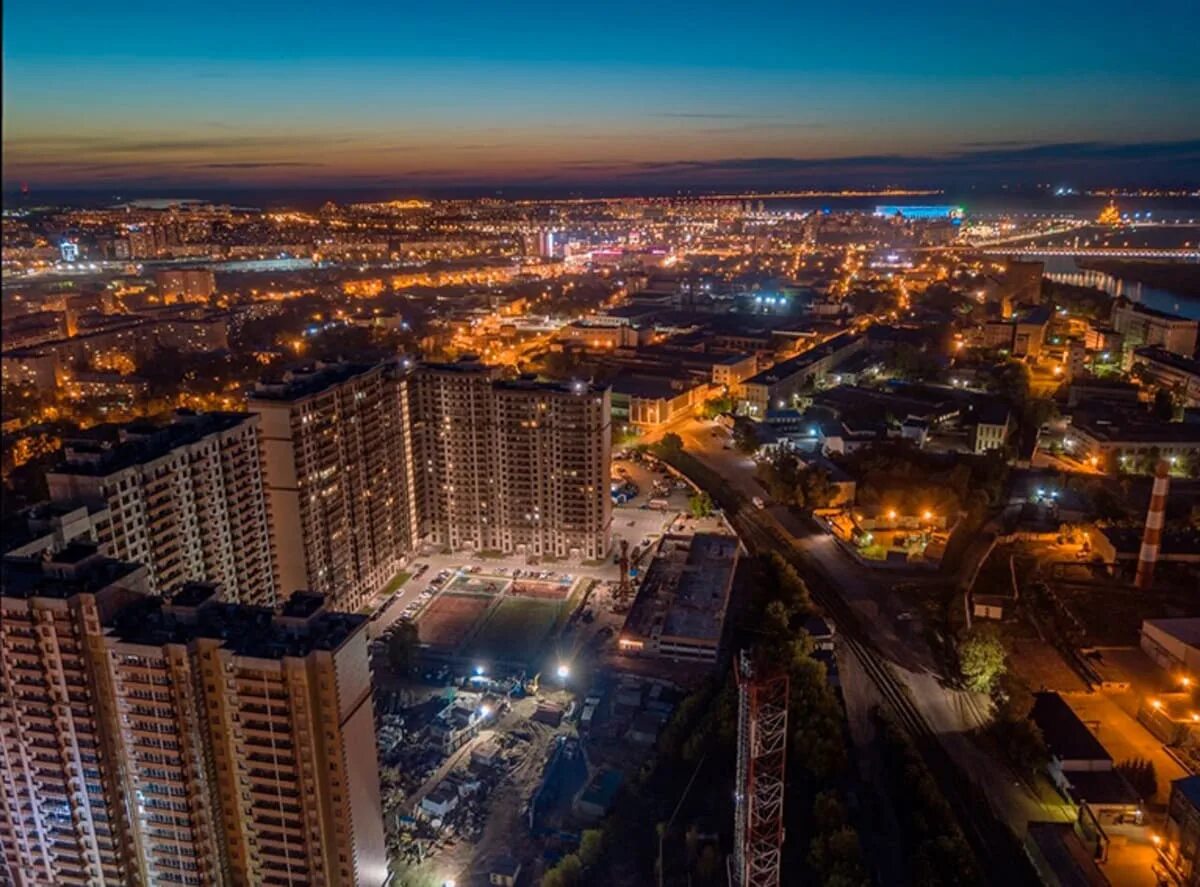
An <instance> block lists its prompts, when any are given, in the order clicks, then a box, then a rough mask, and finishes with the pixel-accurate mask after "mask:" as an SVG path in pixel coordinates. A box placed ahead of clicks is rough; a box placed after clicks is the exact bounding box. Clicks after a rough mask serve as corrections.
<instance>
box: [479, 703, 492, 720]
mask: <svg viewBox="0 0 1200 887" xmlns="http://www.w3.org/2000/svg"><path fill="white" fill-rule="evenodd" d="M479 716H480V717H481V718H490V717H491V716H492V707H491V706H490V705H481V706H479Z"/></svg>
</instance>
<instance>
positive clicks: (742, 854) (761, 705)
mask: <svg viewBox="0 0 1200 887" xmlns="http://www.w3.org/2000/svg"><path fill="white" fill-rule="evenodd" d="M737 682H738V760H737V795H736V797H735V799H734V802H735V803H734V816H735V817H736V821H735V823H734V848H733V854H734V858H733V869H734V870H733V878H734V883H736V884H738V885H739V887H778V885H779V884H780V883H781V881H780V862H781V858H782V854H783V800H784V789H785V783H784V765H785V764H786V762H787V710H788V676H787V673H786V672H782V671H779V670H777V669H775V668H771V667H769V666H768V667H764V666H761V665H759V664H756V663H755V662H753V661H752V660H751V657H750V655H749V653H748V652H747V651H745V650H743V651H742V652H741V653H740V655H739V656H738V662H737Z"/></svg>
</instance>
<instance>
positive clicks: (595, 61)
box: [3, 0, 1200, 190]
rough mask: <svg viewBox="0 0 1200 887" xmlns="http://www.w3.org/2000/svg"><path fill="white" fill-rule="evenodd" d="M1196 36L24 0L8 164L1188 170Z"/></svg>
mask: <svg viewBox="0 0 1200 887" xmlns="http://www.w3.org/2000/svg"><path fill="white" fill-rule="evenodd" d="M993 10H995V11H993ZM1197 34H1200V3H1195V2H1179V0H1172V2H1162V0H1147V2H1141V3H1129V2H1114V0H1094V2H1087V3H1084V2H1066V3H1063V2H1054V0H1041V2H1025V0H1018V2H1010V3H1005V4H970V3H962V2H961V0H956V2H953V3H943V2H936V0H935V2H929V3H924V4H917V5H912V4H897V3H895V2H888V3H876V2H864V3H855V4H841V3H829V2H824V3H821V4H811V3H805V2H795V0H793V2H759V3H740V4H735V3H730V2H719V0H695V2H689V3H629V2H619V3H605V4H587V3H561V2H559V3H545V2H541V0H526V2H520V3H483V2H472V3H422V4H420V5H412V4H408V3H404V2H394V3H375V2H371V3H352V2H348V3H342V4H307V3H270V4H264V3H254V2H242V3H233V2H215V3H204V2H201V3H193V4H181V3H171V2H155V3H147V2H140V0H139V2H122V3H114V4H101V3H80V2H58V3H46V2H41V0H38V2H34V0H7V2H6V3H5V4H4V67H5V71H4V73H5V77H4V87H3V89H4V185H5V187H6V188H11V187H13V186H15V185H16V184H18V183H20V182H29V183H30V184H31V185H33V186H35V187H41V188H51V187H82V188H96V189H108V190H111V189H113V188H116V187H126V188H134V187H158V186H177V185H178V186H188V185H193V186H214V187H222V186H236V185H239V184H246V185H250V184H253V185H255V186H267V185H272V186H305V185H313V186H330V185H345V186H360V187H374V186H393V185H395V186H411V187H414V188H421V187H427V188H437V187H440V186H448V185H453V186H474V185H478V186H480V187H500V186H520V185H541V186H547V185H551V186H553V185H562V186H564V187H569V186H574V185H597V184H599V185H612V186H613V187H617V188H627V189H634V188H639V187H675V186H677V187H696V188H708V187H726V186H732V187H742V186H744V187H803V186H806V185H814V186H826V185H835V184H837V185H840V184H887V183H905V184H940V183H967V182H976V181H978V182H981V183H992V184H995V183H998V182H1000V181H1011V182H1023V183H1029V182H1037V181H1048V182H1057V181H1069V182H1074V183H1078V184H1085V185H1086V184H1101V183H1116V184H1135V183H1152V184H1153V183H1157V184H1162V183H1183V184H1187V183H1196V182H1197V181H1198V180H1200V50H1198V47H1197V39H1198V38H1197Z"/></svg>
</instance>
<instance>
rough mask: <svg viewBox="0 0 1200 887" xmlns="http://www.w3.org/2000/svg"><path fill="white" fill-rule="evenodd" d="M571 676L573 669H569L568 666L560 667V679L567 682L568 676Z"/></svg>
mask: <svg viewBox="0 0 1200 887" xmlns="http://www.w3.org/2000/svg"><path fill="white" fill-rule="evenodd" d="M570 674H571V669H569V668H567V666H566V665H560V666H559V667H558V676H559V677H560V678H561V679H562V680H564V681H565V680H566V679H567V676H568V675H570Z"/></svg>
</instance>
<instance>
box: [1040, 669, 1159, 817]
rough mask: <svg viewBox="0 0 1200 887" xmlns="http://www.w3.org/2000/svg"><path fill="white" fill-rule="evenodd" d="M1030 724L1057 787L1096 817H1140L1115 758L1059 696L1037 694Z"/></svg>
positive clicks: (1131, 793)
mask: <svg viewBox="0 0 1200 887" xmlns="http://www.w3.org/2000/svg"><path fill="white" fill-rule="evenodd" d="M1029 718H1030V720H1032V721H1033V722H1034V723H1035V724H1037V726H1038V729H1040V730H1041V731H1042V737H1043V738H1044V739H1045V741H1046V748H1047V750H1048V751H1049V752H1050V763H1049V764H1048V765H1047V767H1046V769H1047V771H1048V772H1049V774H1050V777H1051V778H1052V779H1053V780H1054V783H1055V784H1056V785H1057V786H1058V787H1059V788H1060V789H1061V790H1062V791H1064V792H1066V793H1067V795H1068V796H1069V797H1071V798H1072V799H1073V800H1075V801H1076V803H1081V804H1082V803H1086V804H1087V805H1088V806H1089V807H1091V808H1092V810H1093V811H1094V812H1095V814H1096V815H1097V816H1101V817H1108V818H1113V817H1116V816H1127V815H1128V816H1134V817H1139V816H1140V812H1141V804H1140V802H1139V799H1138V797H1137V795H1136V794H1135V793H1134V791H1133V789H1132V788H1130V786H1129V784H1128V783H1127V782H1126V781H1125V778H1124V777H1123V776H1121V774H1120V773H1119V772H1117V769H1116V767H1115V765H1114V764H1113V759H1112V755H1110V754H1109V753H1108V751H1107V750H1106V749H1105V748H1104V746H1103V745H1102V744H1101V742H1100V740H1099V739H1097V738H1096V736H1095V734H1093V733H1092V731H1091V730H1089V729H1088V728H1087V725H1086V724H1084V722H1083V721H1081V720H1080V719H1079V715H1077V714H1075V712H1074V710H1073V709H1072V708H1071V706H1070V705H1068V704H1067V702H1066V700H1065V699H1063V698H1062V696H1060V695H1059V694H1058V693H1050V692H1042V693H1035V694H1034V702H1033V709H1032V711H1031V712H1030V714H1029Z"/></svg>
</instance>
